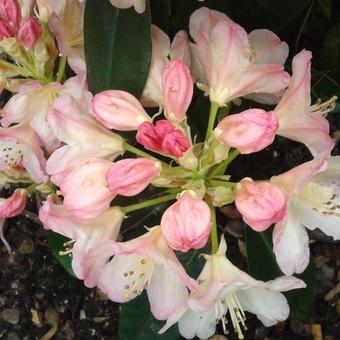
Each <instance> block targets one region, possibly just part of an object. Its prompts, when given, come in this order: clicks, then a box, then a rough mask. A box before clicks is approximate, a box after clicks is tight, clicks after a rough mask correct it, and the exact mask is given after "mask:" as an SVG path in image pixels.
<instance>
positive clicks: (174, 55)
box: [0, 0, 340, 339]
mask: <svg viewBox="0 0 340 340" xmlns="http://www.w3.org/2000/svg"><path fill="white" fill-rule="evenodd" d="M111 3H112V4H113V5H117V6H118V5H119V6H120V7H122V8H127V7H130V6H132V5H133V6H135V8H136V10H137V11H139V12H143V10H144V5H145V2H144V1H125V2H124V1H113V0H111ZM36 6H37V7H38V13H39V14H40V15H41V18H43V19H41V20H45V22H48V27H49V29H48V27H47V25H46V24H42V22H41V20H40V21H38V20H37V19H35V18H33V17H30V16H27V17H24V18H22V16H21V14H20V11H21V10H22V8H21V7H20V6H19V3H18V2H17V1H14V0H12V1H5V0H3V1H1V0H0V10H1V11H0V16H1V18H2V20H3V22H1V25H2V26H1V27H2V28H1V34H2V35H1V37H2V40H1V43H0V45H1V48H3V49H4V51H5V52H6V53H7V54H9V56H10V57H11V58H12V59H13V60H15V61H16V62H17V63H18V64H19V65H20V66H19V68H18V70H19V71H24V70H26V71H27V70H29V71H27V72H26V71H25V72H26V73H22V74H21V76H24V77H26V78H23V79H24V80H25V82H23V80H22V81H21V82H23V83H22V84H20V86H19V85H18V86H17V87H16V89H15V92H16V93H15V94H14V95H13V96H12V97H11V99H10V100H9V102H8V103H7V104H6V105H5V107H4V108H3V116H2V120H1V125H2V127H1V128H0V143H1V150H0V170H1V175H2V177H1V178H2V179H3V181H2V182H3V183H4V184H5V183H17V182H20V183H27V184H28V185H29V186H28V187H27V188H26V189H27V190H25V189H19V190H18V191H15V193H14V194H13V196H12V197H10V198H9V199H7V200H4V201H3V202H2V203H1V202H0V213H1V216H2V218H3V219H4V218H6V217H12V216H15V215H17V214H20V213H21V212H22V211H23V209H24V206H25V200H26V196H27V192H31V191H33V190H38V191H40V192H41V193H42V194H44V195H45V196H46V200H45V201H44V203H43V205H42V207H41V208H40V211H39V218H40V220H41V222H42V224H43V225H44V227H45V229H50V230H53V231H54V232H56V233H59V234H61V235H64V236H66V237H68V238H69V239H70V242H68V243H67V246H68V248H67V250H66V251H64V252H63V254H70V255H71V256H72V268H73V271H74V273H75V275H76V276H77V277H78V278H79V279H81V280H84V283H85V285H86V286H88V287H98V288H99V289H100V290H102V291H103V292H104V293H105V294H107V296H108V297H109V298H110V299H111V300H113V301H115V302H119V303H124V302H128V301H130V300H132V299H134V298H135V297H136V296H138V295H139V294H141V293H142V292H143V290H146V291H147V295H148V298H149V301H150V306H151V312H152V313H153V315H154V316H155V317H156V318H157V319H159V320H166V324H165V326H164V327H163V328H162V329H161V330H160V333H162V332H165V331H166V330H167V329H168V328H169V327H170V326H171V325H173V324H174V323H176V322H178V326H179V330H180V333H181V334H182V335H183V336H184V337H185V338H187V339H192V338H193V337H194V336H198V337H199V338H201V339H207V338H209V337H210V336H212V335H213V334H214V332H215V325H216V320H221V321H222V326H223V329H224V330H225V331H226V325H225V324H226V322H227V319H228V318H229V317H230V320H231V322H232V324H233V327H234V329H235V330H236V332H237V333H238V337H239V339H243V329H246V326H245V318H246V317H245V311H249V312H251V313H254V314H256V315H257V317H258V318H259V319H260V320H261V321H262V323H263V324H264V325H265V326H271V325H273V324H275V323H276V322H278V321H282V320H285V319H286V318H287V317H288V315H289V307H288V304H287V300H286V298H285V297H284V295H283V294H282V293H281V292H283V291H287V290H291V289H295V288H303V287H305V284H304V282H302V281H301V280H299V279H297V278H295V277H293V276H292V275H293V274H294V273H301V272H303V271H304V270H305V268H306V266H307V265H308V262H309V246H308V235H307V233H306V228H309V229H314V228H320V229H321V230H322V231H323V232H324V233H326V234H327V235H331V236H333V237H334V239H340V229H339V218H340V208H339V207H340V204H339V202H340V201H339V196H338V194H339V187H338V183H339V171H340V168H339V164H340V163H339V157H335V156H331V150H332V148H333V146H334V142H333V140H332V139H331V137H330V136H329V126H328V122H327V120H326V119H325V114H326V113H328V112H329V111H331V110H332V108H333V107H334V102H335V99H334V98H332V99H331V100H330V101H329V102H328V103H327V105H324V104H321V103H318V104H316V105H314V106H311V97H310V74H311V69H310V67H311V57H312V56H311V52H309V51H305V50H303V51H301V52H300V53H298V54H297V55H296V56H294V58H293V62H292V75H291V76H290V75H289V74H288V73H287V72H285V70H284V66H283V64H284V63H285V61H286V58H287V56H288V46H287V44H286V43H284V42H281V41H280V39H279V38H278V37H277V36H276V35H275V34H274V33H272V32H270V31H268V30H255V31H252V32H251V33H250V34H248V33H247V32H246V31H245V30H244V29H243V28H242V27H240V26H239V25H237V24H236V23H235V22H233V21H232V20H231V19H230V18H229V17H227V16H226V15H224V14H223V13H220V12H216V11H213V10H210V9H208V8H205V7H202V8H200V9H198V10H197V11H195V12H194V13H193V14H192V15H191V18H190V23H189V30H190V35H191V38H192V41H193V42H192V43H189V37H188V34H187V33H186V32H184V31H181V32H178V33H177V34H176V35H175V37H174V40H173V41H172V43H170V39H169V37H168V36H167V35H166V34H165V33H164V32H163V31H161V30H160V29H159V28H158V27H156V26H152V30H151V32H152V44H153V49H152V60H151V68H150V73H149V78H148V80H147V82H146V85H145V89H144V92H143V94H142V96H141V98H139V99H138V98H135V97H134V96H133V95H132V94H130V93H127V92H124V91H119V90H107V91H103V92H100V93H97V94H95V95H94V96H93V95H92V94H91V93H90V92H89V91H88V89H87V85H86V69H84V67H85V63H84V58H83V46H82V41H83V39H82V37H81V36H80V38H79V39H78V40H77V43H72V42H71V41H70V39H66V35H67V34H68V31H67V27H69V25H70V23H69V22H68V20H70V19H69V18H70V17H71V16H70V15H65V13H66V12H67V11H72V13H74V16H73V17H74V18H78V19H77V20H78V21H77V20H76V22H77V24H79V25H75V26H74V27H73V30H74V31H73V32H72V33H73V34H75V33H77V34H80V33H79V32H80V31H81V30H82V21H81V20H80V19H79V15H80V14H81V13H82V11H83V6H84V4H83V3H82V2H79V1H78V0H70V1H67V2H65V3H64V4H63V5H62V6H59V7H58V8H56V7H55V6H53V2H52V1H38V0H37V1H36ZM60 7H61V8H60ZM20 32H21V33H20ZM42 32H43V33H42ZM53 36H54V37H55V39H56V42H57V46H58V49H59V51H60V52H61V54H62V55H63V57H62V58H61V59H60V63H59V66H60V67H59V70H58V73H57V74H56V75H54V74H53V71H50V72H48V73H44V78H43V79H42V78H41V76H37V73H36V72H34V70H35V69H34V68H33V69H32V67H31V66H32V65H33V64H34V62H35V61H36V59H35V58H36V57H35V54H34V53H35V49H36V46H37V44H38V42H39V41H40V40H41V41H42V43H43V44H45V46H47V45H46V44H48V43H50V42H51V41H52V40H53V39H52V37H53ZM8 39H15V41H16V43H17V44H21V45H22V46H21V47H20V48H22V47H24V48H25V50H23V53H24V54H22V55H24V57H25V58H28V57H30V58H29V59H27V60H30V62H29V63H28V64H27V63H26V61H25V62H23V61H22V59H21V57H22V55H20V56H19V57H18V55H15V54H13V53H12V54H11V53H10V52H9V50H8V49H7V50H6V48H5V47H4V46H8V44H9V43H8V41H9V40H8ZM13 41H14V40H13ZM6 44H7V45H6ZM48 58H49V59H47V60H46V63H49V62H51V59H50V58H52V57H51V56H49V57H48ZM66 58H67V61H68V63H69V65H70V66H71V67H72V68H73V69H74V71H75V72H76V73H77V75H76V76H74V77H72V78H69V79H68V80H66V81H64V82H63V81H62V80H63V74H64V73H63V68H64V67H65V62H66ZM52 59H53V58H52ZM25 60H26V59H25ZM32 62H33V64H32ZM53 63H54V60H52V64H53ZM7 64H8V65H7ZM0 65H3V64H2V62H1V60H0ZM6 65H7V66H8V68H9V69H10V65H14V64H11V63H6ZM34 65H35V64H34ZM53 65H54V64H53ZM16 69H17V68H14V67H13V70H16ZM51 70H53V68H52V69H51ZM46 77H47V78H46ZM27 80H29V81H27ZM195 82H196V84H197V87H198V88H199V89H200V90H203V91H204V92H205V94H206V95H207V96H209V98H210V102H211V109H210V113H209V118H208V125H207V129H206V137H205V140H204V141H202V142H196V138H195V136H192V135H191V132H190V127H189V125H188V123H187V112H188V111H189V107H190V104H191V102H192V98H193V91H194V83H195ZM241 97H247V98H251V99H252V100H254V105H255V107H254V108H249V109H247V110H246V111H243V112H240V113H234V114H231V110H232V106H233V102H235V101H237V100H238V101H239V100H240V98H241ZM256 101H257V102H260V103H266V104H273V106H274V108H273V109H272V110H271V111H265V110H263V109H259V108H256ZM149 107H159V113H158V114H156V115H155V116H154V117H150V115H149V114H148V113H147V111H146V109H147V108H149ZM222 107H225V109H224V111H226V110H228V114H227V115H226V116H225V117H224V118H223V119H222V120H220V121H219V122H217V123H216V117H217V113H218V111H219V109H220V108H222ZM161 114H163V115H164V116H163V117H160V115H161ZM207 115H208V113H207ZM112 130H114V131H112ZM119 131H129V132H130V133H132V134H133V133H134V132H135V143H130V144H129V143H128V142H127V141H126V140H124V138H123V137H121V136H120V134H119ZM276 135H280V136H283V137H286V138H289V139H292V140H294V141H297V142H301V143H303V144H305V145H306V147H307V148H308V149H309V150H310V152H311V155H312V157H313V159H312V160H311V161H309V162H307V163H304V164H301V165H299V166H297V167H296V168H293V169H291V170H289V171H288V172H286V173H283V174H279V175H277V176H274V177H272V178H271V179H270V180H262V181H254V180H252V179H251V178H244V179H242V180H241V181H240V182H238V183H236V182H232V181H230V176H229V175H226V173H228V166H229V164H230V163H231V162H232V161H233V159H234V158H235V157H237V155H238V154H239V153H241V154H250V153H254V152H258V151H260V150H263V149H264V148H266V147H267V146H268V145H270V144H271V143H272V142H273V140H274V138H275V136H276ZM126 153H127V154H128V157H124V158H123V159H119V160H116V159H117V158H118V157H120V156H126V155H125V154H126ZM149 185H153V186H155V187H157V188H161V189H163V190H161V189H158V190H160V191H159V192H160V194H159V195H158V196H157V197H153V198H151V199H148V200H144V201H142V202H136V203H134V204H132V205H128V206H117V205H115V198H116V197H117V196H126V197H130V198H131V197H133V196H135V195H137V194H139V193H141V192H142V191H144V190H145V189H146V188H147V187H148V186H149ZM164 202H168V203H171V205H169V206H168V208H167V209H166V210H165V211H164V213H163V215H162V218H161V219H160V221H159V225H156V226H147V227H148V229H147V231H146V232H145V233H144V234H142V235H141V236H139V237H136V238H133V239H129V240H125V239H122V237H121V236H120V229H121V225H122V224H123V221H124V218H125V217H126V216H129V214H131V213H133V212H134V211H136V210H140V209H145V208H149V207H154V206H158V205H160V204H161V203H164ZM233 202H234V203H235V206H236V208H237V209H238V211H239V212H240V213H241V215H242V217H243V220H244V222H245V223H246V224H248V225H249V226H250V227H251V228H253V229H254V230H256V231H264V230H266V229H267V228H269V227H270V226H271V225H273V224H275V227H274V233H273V244H274V249H273V250H274V253H275V256H276V259H277V262H278V264H279V266H280V268H281V270H282V272H283V273H284V274H285V275H286V276H282V277H279V278H277V279H275V280H273V281H269V282H263V281H258V280H255V279H254V278H252V277H251V276H250V275H248V274H247V273H245V272H243V271H241V270H240V269H238V268H237V267H236V266H234V265H233V264H232V263H231V262H230V261H229V260H228V259H227V257H226V250H227V246H226V241H225V239H224V237H223V235H222V236H221V238H220V240H219V239H218V232H217V222H216V209H217V208H218V207H221V206H223V205H226V204H232V203H233ZM141 227H143V226H142V225H141ZM0 231H1V237H2V239H4V237H3V235H2V228H0ZM209 242H210V244H211V254H210V255H208V254H205V255H203V256H204V258H205V260H206V263H205V266H204V268H203V270H202V272H201V274H200V275H199V277H198V278H195V279H194V278H191V277H190V276H189V275H188V273H186V271H185V269H184V267H183V265H182V264H181V263H180V261H179V259H178V257H177V252H188V251H190V250H191V249H195V250H198V249H202V248H203V247H205V246H206V245H207V244H208V243H209ZM6 244H7V243H6ZM70 245H71V246H70ZM7 247H8V249H9V250H10V248H9V245H8V244H7ZM228 315H229V316H228Z"/></svg>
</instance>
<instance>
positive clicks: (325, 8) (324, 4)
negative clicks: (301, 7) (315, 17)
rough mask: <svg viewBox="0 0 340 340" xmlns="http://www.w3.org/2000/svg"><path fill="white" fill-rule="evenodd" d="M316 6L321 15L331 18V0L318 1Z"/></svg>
mask: <svg viewBox="0 0 340 340" xmlns="http://www.w3.org/2000/svg"><path fill="white" fill-rule="evenodd" d="M318 5H319V7H320V9H321V12H322V14H323V15H324V16H325V17H326V18H327V19H330V18H331V16H332V0H318Z"/></svg>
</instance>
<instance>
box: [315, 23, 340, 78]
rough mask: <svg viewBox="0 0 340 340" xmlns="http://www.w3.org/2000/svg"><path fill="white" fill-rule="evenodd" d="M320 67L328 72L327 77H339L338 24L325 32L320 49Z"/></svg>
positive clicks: (339, 41) (339, 28)
mask: <svg viewBox="0 0 340 340" xmlns="http://www.w3.org/2000/svg"><path fill="white" fill-rule="evenodd" d="M320 66H321V68H322V69H323V70H328V71H329V76H331V77H334V78H335V79H339V77H340V24H339V23H337V24H335V25H333V26H332V27H331V28H330V29H329V30H328V32H327V34H326V36H325V38H324V40H323V42H322V47H321V55H320Z"/></svg>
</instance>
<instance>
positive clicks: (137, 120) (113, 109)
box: [92, 90, 151, 131]
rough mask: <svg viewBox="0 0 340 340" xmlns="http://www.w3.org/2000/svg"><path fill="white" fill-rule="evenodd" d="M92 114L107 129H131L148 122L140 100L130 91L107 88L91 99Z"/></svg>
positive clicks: (148, 118)
mask: <svg viewBox="0 0 340 340" xmlns="http://www.w3.org/2000/svg"><path fill="white" fill-rule="evenodd" d="M92 109H93V115H94V116H95V117H96V119H97V120H98V121H100V122H101V123H102V124H103V125H105V126H106V127H108V128H109V129H115V130H119V131H133V130H137V129H138V127H139V126H140V125H141V124H143V123H144V122H150V121H151V119H150V117H149V115H148V114H147V113H146V112H145V110H144V108H143V106H142V105H141V104H140V102H139V101H138V100H137V99H136V98H135V97H134V96H133V95H132V94H130V93H128V92H125V91H118V90H107V91H103V92H100V93H98V94H96V95H95V96H94V97H93V99H92Z"/></svg>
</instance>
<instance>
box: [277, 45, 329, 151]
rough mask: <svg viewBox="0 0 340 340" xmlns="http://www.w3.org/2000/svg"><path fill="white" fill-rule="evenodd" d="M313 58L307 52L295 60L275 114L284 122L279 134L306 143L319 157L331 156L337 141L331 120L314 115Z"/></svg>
mask: <svg viewBox="0 0 340 340" xmlns="http://www.w3.org/2000/svg"><path fill="white" fill-rule="evenodd" d="M311 58H312V53H311V52H309V51H305V50H303V51H301V52H300V53H299V54H297V55H296V56H295V57H294V58H293V63H292V69H293V76H292V78H291V81H290V83H289V86H288V89H287V92H286V93H285V95H284V96H283V97H282V99H281V101H280V103H279V104H278V106H277V107H276V108H275V113H276V115H277V116H278V118H279V122H280V126H279V130H278V134H279V135H281V136H284V137H287V138H290V139H293V140H296V141H298V142H301V143H304V144H305V145H306V146H307V147H308V148H309V150H310V151H311V153H312V154H313V155H314V156H315V155H317V154H319V153H322V152H324V151H328V152H330V151H331V149H332V148H333V141H332V139H331V138H330V136H329V124H328V122H327V120H326V119H325V118H324V117H323V116H321V115H320V114H319V113H311V112H310V105H311V97H310V82H311Z"/></svg>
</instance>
